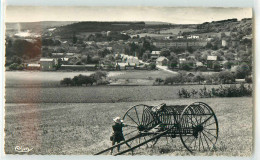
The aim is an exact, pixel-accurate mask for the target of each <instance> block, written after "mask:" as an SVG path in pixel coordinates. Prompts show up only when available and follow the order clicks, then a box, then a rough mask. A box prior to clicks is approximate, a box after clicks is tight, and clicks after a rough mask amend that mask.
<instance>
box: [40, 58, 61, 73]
mask: <svg viewBox="0 0 260 160" xmlns="http://www.w3.org/2000/svg"><path fill="white" fill-rule="evenodd" d="M56 64H57V61H56V60H55V59H54V58H41V59H40V68H41V70H42V71H54V70H56V67H55V65H56Z"/></svg>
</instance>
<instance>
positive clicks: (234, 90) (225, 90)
mask: <svg viewBox="0 0 260 160" xmlns="http://www.w3.org/2000/svg"><path fill="white" fill-rule="evenodd" d="M252 91H253V89H252V88H251V87H250V85H248V86H247V87H246V86H245V84H241V85H240V86H239V87H237V86H236V85H230V86H226V87H223V86H222V85H221V86H220V87H219V88H217V89H215V88H213V89H212V94H213V95H214V96H216V97H242V96H252Z"/></svg>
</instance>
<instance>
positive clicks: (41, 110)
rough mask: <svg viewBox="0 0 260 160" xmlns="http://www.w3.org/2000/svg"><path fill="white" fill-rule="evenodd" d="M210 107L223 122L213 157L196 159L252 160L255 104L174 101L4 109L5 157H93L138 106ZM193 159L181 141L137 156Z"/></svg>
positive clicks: (222, 100)
mask: <svg viewBox="0 0 260 160" xmlns="http://www.w3.org/2000/svg"><path fill="white" fill-rule="evenodd" d="M196 101H202V102H205V103H207V104H209V105H210V106H211V107H212V108H213V110H214V112H215V114H216V115H217V118H218V121H219V129H220V133H219V139H218V142H217V145H216V148H215V151H213V152H201V153H196V154H195V155H226V156H250V155H251V153H252V143H253V137H252V125H253V124H252V116H253V104H252V98H245V97H243V98H213V99H175V100H157V101H144V102H121V103H38V104H36V103H34V104H33V103H31V104H15V103H6V106H5V113H6V114H5V120H6V121H5V125H6V126H5V135H6V136H5V152H6V153H7V154H14V153H15V151H14V148H15V146H23V147H30V148H33V150H32V151H31V152H29V154H93V153H96V152H98V151H100V150H102V149H105V148H107V147H109V146H110V145H111V144H110V143H111V142H110V141H109V136H110V133H111V130H112V128H111V125H112V124H113V122H112V118H114V117H116V116H123V114H124V113H125V111H126V110H127V109H128V108H129V107H131V106H133V105H136V104H140V103H143V104H148V105H158V104H160V103H163V102H164V103H166V104H171V105H176V104H191V103H193V102H196ZM143 154H144V155H191V154H190V153H189V152H188V151H186V150H185V148H184V147H183V145H182V144H181V143H180V139H179V138H178V137H177V138H176V139H174V141H173V142H172V143H170V144H169V145H167V146H160V145H159V146H157V145H156V146H155V147H154V148H141V149H137V150H135V155H143Z"/></svg>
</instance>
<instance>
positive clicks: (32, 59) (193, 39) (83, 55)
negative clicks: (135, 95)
mask: <svg viewBox="0 0 260 160" xmlns="http://www.w3.org/2000/svg"><path fill="white" fill-rule="evenodd" d="M228 21H230V22H233V21H234V20H233V19H231V20H228ZM247 21H249V20H248V19H243V20H241V22H240V23H242V24H243V23H245V24H247V23H248V22H247ZM235 22H236V23H237V21H235ZM218 23H219V22H218ZM204 25H208V24H202V25H199V26H197V28H205V26H204ZM192 27H193V28H194V26H192ZM175 32H176V31H175ZM197 32H198V31H197ZM197 32H196V31H192V30H191V31H190V32H187V28H178V32H176V34H173V33H171V30H169V29H167V28H159V29H149V28H148V29H141V30H132V29H130V30H125V31H121V32H119V31H101V32H94V33H84V32H83V33H81V32H79V33H75V32H73V33H71V34H67V35H66V36H64V35H60V32H59V29H58V28H49V29H47V30H46V31H45V32H43V33H42V35H38V36H37V35H35V34H32V33H30V31H24V32H19V33H16V34H9V35H7V44H6V45H7V51H10V52H11V53H12V54H15V53H13V52H16V51H15V46H19V43H23V44H24V43H28V45H29V46H30V48H29V49H27V52H29V53H28V54H27V55H22V56H17V55H13V56H11V57H10V56H8V55H7V62H6V67H7V68H6V69H7V70H25V71H26V70H29V71H33V70H34V71H70V72H72V71H97V70H102V71H125V70H132V71H134V70H164V71H167V72H172V73H177V72H179V71H189V72H190V73H192V74H193V75H195V74H196V72H221V71H226V72H230V73H232V74H233V75H235V74H236V73H237V72H243V73H242V74H239V75H238V76H235V78H236V79H245V78H248V77H250V78H251V77H252V76H251V74H252V63H251V62H252V33H251V32H250V31H246V32H245V33H244V32H238V31H237V29H236V28H235V29H232V31H229V32H210V33H199V32H198V33H197ZM145 34H146V35H145ZM144 35H145V36H144ZM39 37H41V39H40V38H39ZM23 47H26V45H23ZM7 53H8V52H7ZM28 55H29V56H28ZM8 57H9V58H8ZM241 70H242V71H241Z"/></svg>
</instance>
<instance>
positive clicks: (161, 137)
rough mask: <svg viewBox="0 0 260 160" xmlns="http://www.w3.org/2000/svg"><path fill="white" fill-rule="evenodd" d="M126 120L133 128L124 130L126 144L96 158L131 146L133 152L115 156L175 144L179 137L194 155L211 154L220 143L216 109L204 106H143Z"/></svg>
mask: <svg viewBox="0 0 260 160" xmlns="http://www.w3.org/2000/svg"><path fill="white" fill-rule="evenodd" d="M122 119H123V120H124V123H125V124H127V125H129V126H131V127H124V128H123V135H124V137H125V139H126V140H125V141H123V142H121V143H119V144H117V145H114V146H112V147H109V148H107V149H105V150H103V151H101V152H99V153H96V154H95V155H98V154H102V153H104V152H107V151H110V150H111V149H112V148H115V147H117V146H121V145H123V144H125V143H128V144H129V145H130V146H131V148H128V149H125V150H123V151H121V152H118V153H117V154H115V155H121V154H124V153H126V152H129V151H133V150H134V149H136V148H138V147H141V146H146V147H153V146H155V145H156V144H158V143H161V144H162V143H165V144H168V143H173V139H174V138H176V137H180V139H181V142H182V144H183V145H184V147H185V148H186V149H187V150H188V151H190V152H198V151H199V152H201V151H210V150H211V149H212V148H213V147H214V146H215V144H216V142H217V139H218V132H219V128H218V121H217V117H216V115H215V113H214V111H213V110H212V108H211V107H210V106H209V105H207V104H206V103H203V102H195V103H192V104H190V105H166V104H161V105H158V106H148V105H144V104H139V105H136V106H133V107H131V108H130V109H128V110H127V111H126V113H125V114H124V116H123V118H122Z"/></svg>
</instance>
